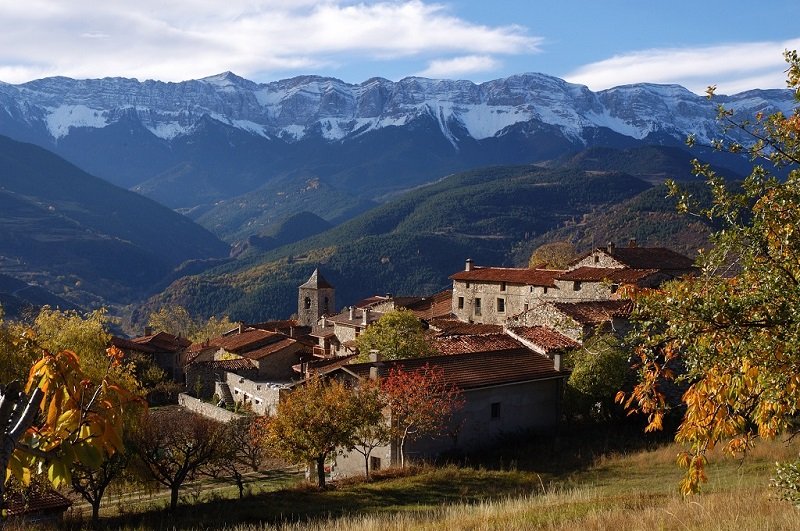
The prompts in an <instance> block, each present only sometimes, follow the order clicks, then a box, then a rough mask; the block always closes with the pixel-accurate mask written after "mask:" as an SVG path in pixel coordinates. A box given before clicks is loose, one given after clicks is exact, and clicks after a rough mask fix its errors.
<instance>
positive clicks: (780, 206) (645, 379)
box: [618, 52, 800, 494]
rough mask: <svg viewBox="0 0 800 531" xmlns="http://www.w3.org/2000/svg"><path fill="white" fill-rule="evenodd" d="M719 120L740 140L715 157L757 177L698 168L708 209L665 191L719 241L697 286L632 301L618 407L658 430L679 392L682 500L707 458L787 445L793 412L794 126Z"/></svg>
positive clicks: (798, 147) (799, 149)
mask: <svg viewBox="0 0 800 531" xmlns="http://www.w3.org/2000/svg"><path fill="white" fill-rule="evenodd" d="M785 57H786V60H787V62H788V64H789V69H788V85H789V86H790V87H791V88H792V89H794V90H795V95H796V96H797V94H798V93H800V92H798V91H800V59H798V55H797V53H796V52H786V53H785ZM712 96H713V88H710V89H709V97H712ZM719 117H720V119H721V121H722V123H723V124H725V125H726V127H727V128H728V131H732V130H735V131H738V135H729V138H738V139H740V140H730V141H716V142H714V146H715V147H716V148H718V149H724V150H726V151H730V152H734V153H744V154H749V156H750V157H751V158H752V160H753V161H754V166H753V170H752V172H751V174H750V175H749V176H748V177H746V178H745V179H744V181H743V182H741V183H733V182H726V181H725V180H724V179H723V178H722V177H720V176H719V175H717V174H716V173H715V172H714V171H713V170H712V169H711V168H710V167H709V166H707V165H701V164H699V163H697V162H695V172H696V173H697V174H698V175H701V176H703V177H705V179H706V182H707V185H708V186H709V188H710V190H711V192H712V203H711V205H710V206H706V207H699V206H698V205H696V204H694V202H693V200H692V197H691V196H689V195H688V194H686V193H685V192H683V191H681V190H680V189H679V188H678V187H677V186H675V185H674V184H672V185H671V193H672V194H673V195H674V196H675V197H677V199H678V206H679V209H681V210H684V211H688V212H693V213H695V214H697V215H701V216H705V217H706V218H707V219H709V220H710V221H711V222H713V224H714V226H715V227H717V228H718V230H717V232H716V233H715V234H714V235H713V237H712V239H711V246H710V248H709V249H708V250H706V251H705V252H702V253H701V254H700V256H699V258H698V261H697V265H698V266H699V269H700V273H699V275H698V276H696V277H693V278H685V279H682V280H677V281H673V282H669V283H666V284H665V285H663V286H662V287H661V288H660V289H658V290H654V291H650V292H644V293H641V294H639V296H638V297H637V310H636V315H635V317H636V318H637V319H638V335H637V336H636V338H635V345H634V346H635V352H636V354H637V356H638V360H639V371H640V382H639V383H638V385H637V386H636V387H635V389H634V390H633V392H632V393H630V394H629V395H627V396H623V395H620V396H619V397H618V398H619V399H620V400H621V401H624V403H625V404H627V405H628V406H629V407H631V408H634V409H637V410H640V411H642V412H644V413H645V414H646V415H647V416H648V420H649V424H648V426H647V429H648V430H654V429H660V428H661V426H662V422H663V419H664V415H665V414H666V413H667V412H668V411H669V409H670V407H672V406H674V404H672V405H671V404H670V401H669V400H667V399H666V392H667V390H668V389H670V388H672V389H673V390H674V389H676V388H684V389H685V392H684V393H683V395H682V404H679V405H678V406H679V407H681V408H682V411H684V413H683V416H682V421H681V423H680V426H679V428H678V430H677V433H676V436H675V439H676V441H678V442H681V443H684V444H685V445H686V446H687V449H686V451H685V452H683V453H682V454H681V455H680V457H679V463H680V464H681V465H682V466H684V467H685V468H686V470H687V473H686V476H685V478H684V480H683V482H682V483H681V490H682V492H683V493H685V494H689V493H694V492H697V491H698V490H699V488H700V485H701V484H702V483H703V482H704V481H705V480H706V474H705V465H706V462H707V457H706V453H707V451H709V450H710V449H712V448H714V447H716V446H722V447H724V449H725V450H727V451H728V452H730V453H733V454H737V453H741V452H744V451H745V450H747V449H748V448H750V447H751V446H752V445H753V444H754V442H755V441H756V440H757V439H759V438H772V437H776V436H778V435H779V434H785V433H788V432H790V431H791V430H792V429H793V422H794V420H795V419H796V417H797V413H798V408H799V407H800V169H798V164H799V163H800V140H799V137H800V115H798V113H797V111H796V110H795V111H794V112H793V113H792V114H790V115H788V116H787V115H784V114H783V113H781V112H775V113H772V114H769V115H758V116H756V117H755V119H754V120H750V121H747V120H745V121H740V119H739V118H737V117H736V116H734V115H733V112H732V111H730V110H728V109H726V108H724V107H719ZM743 133H744V134H743ZM742 138H750V139H751V141H749V142H747V141H742V140H741V139H742ZM690 142H691V139H690ZM676 380H678V382H677V383H678V384H680V385H678V386H677V387H675V386H673V384H674V383H675V381H676ZM798 479H800V476H798V477H797V478H795V479H794V480H792V479H789V482H790V483H791V481H795V482H796V481H797V480H798ZM787 486H790V485H787ZM797 486H798V484H797V483H795V487H797ZM795 490H796V489H795Z"/></svg>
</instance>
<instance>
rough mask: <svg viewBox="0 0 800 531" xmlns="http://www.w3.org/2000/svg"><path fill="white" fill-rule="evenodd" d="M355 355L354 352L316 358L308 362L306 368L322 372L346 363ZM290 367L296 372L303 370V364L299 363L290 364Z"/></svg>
mask: <svg viewBox="0 0 800 531" xmlns="http://www.w3.org/2000/svg"><path fill="white" fill-rule="evenodd" d="M355 357H356V354H350V355H349V356H337V357H335V358H317V359H314V360H312V361H309V362H308V370H310V371H317V372H321V373H323V374H324V373H326V372H329V371H331V370H333V369H337V368H339V367H341V366H343V365H347V364H348V363H350V362H351V361H352V360H353V358H355ZM292 369H293V370H294V372H297V373H302V372H303V366H302V364H301V363H298V364H297V365H292Z"/></svg>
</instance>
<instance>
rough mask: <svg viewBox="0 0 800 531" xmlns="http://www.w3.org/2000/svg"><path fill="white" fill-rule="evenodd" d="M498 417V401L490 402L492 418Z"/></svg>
mask: <svg viewBox="0 0 800 531" xmlns="http://www.w3.org/2000/svg"><path fill="white" fill-rule="evenodd" d="M499 418H500V402H492V419H499Z"/></svg>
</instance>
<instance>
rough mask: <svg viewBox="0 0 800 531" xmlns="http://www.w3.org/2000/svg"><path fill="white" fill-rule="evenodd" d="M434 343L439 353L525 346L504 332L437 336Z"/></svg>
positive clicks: (488, 350)
mask: <svg viewBox="0 0 800 531" xmlns="http://www.w3.org/2000/svg"><path fill="white" fill-rule="evenodd" d="M432 345H433V348H434V349H435V350H436V351H437V352H438V353H440V354H448V355H452V354H466V353H468V352H500V351H506V350H516V349H519V348H523V347H524V346H523V345H521V344H520V343H519V342H518V341H517V340H515V339H514V338H512V337H509V336H507V335H505V334H503V333H499V334H489V335H482V336H443V337H435V338H433V340H432Z"/></svg>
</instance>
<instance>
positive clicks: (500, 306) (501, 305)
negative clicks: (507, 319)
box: [497, 299, 506, 313]
mask: <svg viewBox="0 0 800 531" xmlns="http://www.w3.org/2000/svg"><path fill="white" fill-rule="evenodd" d="M497 311H498V313H503V312H505V311H506V300H505V299H497Z"/></svg>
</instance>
